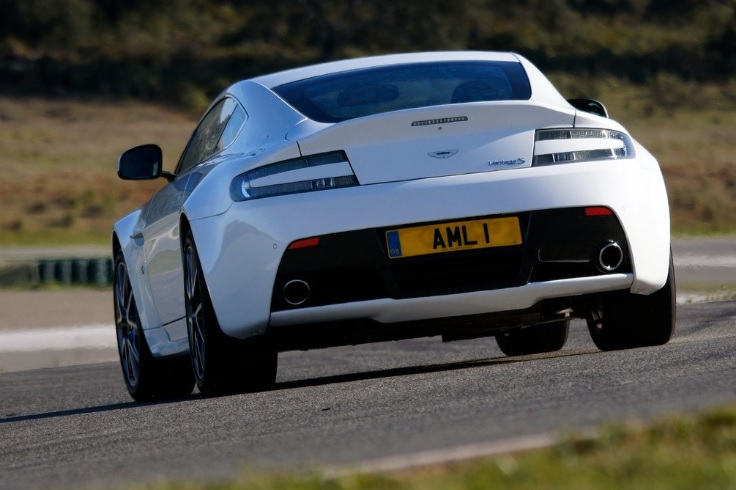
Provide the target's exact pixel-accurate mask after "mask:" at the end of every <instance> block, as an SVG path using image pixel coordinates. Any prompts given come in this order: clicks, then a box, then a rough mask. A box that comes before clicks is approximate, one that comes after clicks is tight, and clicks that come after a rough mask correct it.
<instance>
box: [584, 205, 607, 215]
mask: <svg viewBox="0 0 736 490" xmlns="http://www.w3.org/2000/svg"><path fill="white" fill-rule="evenodd" d="M611 215H613V211H611V210H610V209H608V208H605V207H603V206H593V207H589V208H585V216H611Z"/></svg>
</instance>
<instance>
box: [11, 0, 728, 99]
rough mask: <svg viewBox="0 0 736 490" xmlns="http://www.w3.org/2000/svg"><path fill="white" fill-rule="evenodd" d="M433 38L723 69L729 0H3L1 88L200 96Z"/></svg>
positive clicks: (566, 56)
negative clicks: (258, 78) (250, 80)
mask: <svg viewBox="0 0 736 490" xmlns="http://www.w3.org/2000/svg"><path fill="white" fill-rule="evenodd" d="M438 49H451V50H455V49H479V50H512V51H516V52H519V53H521V54H523V55H525V56H527V57H528V58H530V59H531V60H532V61H534V62H535V64H537V65H538V66H539V67H540V68H542V69H543V70H544V71H548V72H549V71H553V72H554V71H559V72H560V73H563V72H573V73H574V74H575V76H576V77H578V78H579V79H601V78H606V77H610V78H615V79H617V80H624V81H627V82H631V83H635V84H654V85H656V84H661V83H662V80H665V82H664V83H671V81H672V80H675V81H683V82H684V83H685V85H684V86H687V83H702V82H715V83H723V82H731V81H732V79H733V77H734V73H736V0H515V1H511V2H510V1H508V0H452V1H447V0H421V1H418V0H415V1H394V2H377V1H370V0H269V1H253V0H251V1H246V0H0V90H1V91H3V92H5V93H10V94H18V93H20V94H40V93H44V94H49V93H51V94H58V95H68V94H79V93H84V94H97V95H102V96H114V97H117V96H121V97H135V98H142V99H147V100H156V101H164V102H173V103H176V104H177V105H179V106H182V105H184V106H188V107H190V108H192V109H198V110H199V109H201V108H202V105H203V104H205V103H206V102H207V101H208V100H209V99H210V97H212V96H213V95H214V94H216V93H217V92H219V91H220V90H222V89H223V88H224V87H226V86H227V85H228V84H229V83H231V82H232V81H234V80H236V79H242V78H247V77H250V76H254V75H257V74H261V73H264V72H270V71H274V70H279V69H283V68H289V67H294V66H300V65H305V64H310V63H313V62H316V61H324V60H332V59H340V58H346V57H354V56H359V55H368V54H382V53H388V52H406V51H421V50H438ZM572 85H573V86H574V84H572ZM572 90H574V88H573V89H572ZM569 95H570V96H574V95H579V94H575V93H571V94H569ZM587 95H594V94H589V93H588V94H587Z"/></svg>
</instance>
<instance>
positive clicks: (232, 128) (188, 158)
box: [176, 97, 246, 173]
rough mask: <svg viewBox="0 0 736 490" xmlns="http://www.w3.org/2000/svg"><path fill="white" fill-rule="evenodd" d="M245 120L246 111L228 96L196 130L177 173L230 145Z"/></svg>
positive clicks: (209, 113) (208, 114)
mask: <svg viewBox="0 0 736 490" xmlns="http://www.w3.org/2000/svg"><path fill="white" fill-rule="evenodd" d="M245 120H246V114H245V111H244V110H243V109H242V108H241V107H240V106H239V105H238V103H237V102H236V101H235V100H234V99H231V98H229V97H228V98H225V99H223V100H221V101H220V102H219V103H217V104H216V105H215V106H214V107H213V108H212V109H211V110H210V112H208V113H207V115H206V116H205V117H204V118H203V119H202V122H201V123H200V124H199V126H198V127H197V129H195V130H194V133H193V134H192V137H191V139H190V140H189V144H188V145H187V148H186V150H185V151H184V154H183V155H182V157H181V159H180V160H179V166H178V168H177V172H176V173H181V172H185V171H187V170H189V169H190V168H192V167H193V166H195V165H196V164H198V163H199V162H201V161H203V160H206V159H207V158H209V157H210V156H212V155H214V154H215V153H217V152H219V151H222V150H223V149H225V148H227V147H228V146H230V144H231V143H232V142H233V141H234V140H235V137H236V136H237V135H238V133H239V132H240V130H241V128H242V127H243V124H244V123H245Z"/></svg>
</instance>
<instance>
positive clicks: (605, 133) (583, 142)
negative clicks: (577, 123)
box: [532, 128, 634, 167]
mask: <svg viewBox="0 0 736 490" xmlns="http://www.w3.org/2000/svg"><path fill="white" fill-rule="evenodd" d="M627 158H634V144H633V143H632V141H631V137H629V135H627V134H626V133H622V132H620V131H614V130H612V129H584V128H569V129H568V128H565V129H539V130H537V132H536V134H535V136H534V158H533V160H532V166H535V167H540V166H544V165H557V164H561V163H574V162H589V161H596V160H619V159H627Z"/></svg>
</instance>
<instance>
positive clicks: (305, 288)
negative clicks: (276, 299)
mask: <svg viewBox="0 0 736 490" xmlns="http://www.w3.org/2000/svg"><path fill="white" fill-rule="evenodd" d="M283 292H284V300H285V301H286V302H287V303H289V304H290V305H291V306H301V305H303V304H304V303H306V302H307V300H308V299H309V294H310V293H311V292H312V291H311V289H310V288H309V284H307V283H306V282H305V281H302V280H301V279H292V280H291V281H289V282H287V283H286V284H285V285H284V289H283Z"/></svg>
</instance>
